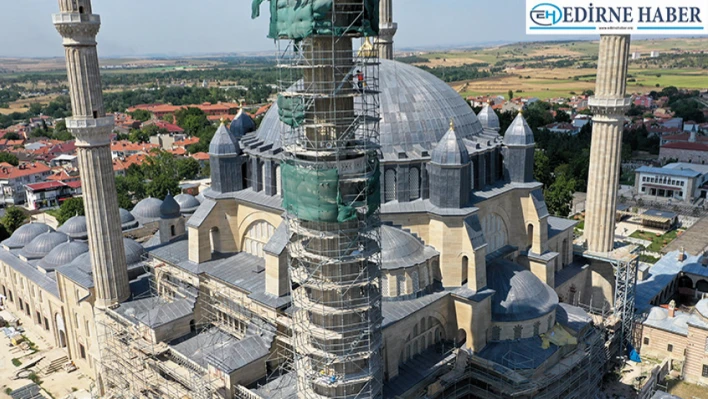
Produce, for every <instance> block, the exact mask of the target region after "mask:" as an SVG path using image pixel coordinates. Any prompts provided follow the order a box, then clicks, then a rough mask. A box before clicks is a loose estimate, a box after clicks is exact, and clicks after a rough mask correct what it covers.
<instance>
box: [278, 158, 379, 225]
mask: <svg viewBox="0 0 708 399" xmlns="http://www.w3.org/2000/svg"><path fill="white" fill-rule="evenodd" d="M281 173H282V182H283V208H284V209H285V210H286V211H287V212H288V213H290V214H292V215H295V216H297V217H298V218H300V219H303V220H307V221H310V222H328V223H344V222H347V221H349V220H354V219H356V217H357V214H356V208H357V207H361V206H364V205H368V206H369V208H368V214H369V215H371V214H373V213H374V212H376V210H377V209H379V206H380V205H381V191H380V183H379V180H380V172H379V171H378V168H377V169H376V173H374V175H373V176H372V177H371V179H369V181H368V182H367V188H368V195H367V202H366V204H365V203H364V202H358V203H353V204H345V203H344V202H343V201H342V197H341V195H340V193H339V172H338V171H337V169H334V168H332V169H318V170H315V169H309V168H304V167H301V166H298V165H296V164H295V163H294V162H292V161H286V162H284V163H283V165H282V169H281Z"/></svg>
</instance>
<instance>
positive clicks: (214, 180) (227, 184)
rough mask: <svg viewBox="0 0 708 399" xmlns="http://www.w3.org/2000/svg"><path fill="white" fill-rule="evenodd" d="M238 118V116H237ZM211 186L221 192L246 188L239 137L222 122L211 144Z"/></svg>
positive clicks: (243, 161)
mask: <svg viewBox="0 0 708 399" xmlns="http://www.w3.org/2000/svg"><path fill="white" fill-rule="evenodd" d="M237 119H238V118H237ZM209 164H210V167H211V188H212V190H213V191H215V192H217V193H219V194H221V193H231V192H235V191H240V190H243V189H244V188H245V185H244V184H243V176H244V174H243V166H244V165H245V160H244V156H243V154H242V152H241V146H240V145H239V141H238V138H237V137H236V136H234V135H233V133H232V132H230V131H229V129H227V128H226V125H224V121H222V122H221V126H219V129H218V130H217V131H216V133H215V134H214V138H213V139H212V140H211V144H210V145H209Z"/></svg>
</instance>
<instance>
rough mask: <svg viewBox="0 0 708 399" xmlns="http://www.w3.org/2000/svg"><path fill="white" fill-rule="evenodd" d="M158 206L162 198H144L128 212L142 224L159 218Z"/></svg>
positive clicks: (160, 204)
mask: <svg viewBox="0 0 708 399" xmlns="http://www.w3.org/2000/svg"><path fill="white" fill-rule="evenodd" d="M160 206H162V200H160V199H159V198H152V197H150V198H145V199H144V200H142V201H140V202H138V203H137V204H136V205H135V208H133V211H132V212H130V213H131V214H132V215H133V216H134V217H135V219H137V220H138V221H139V222H140V223H142V224H146V223H151V222H154V221H157V220H158V219H160Z"/></svg>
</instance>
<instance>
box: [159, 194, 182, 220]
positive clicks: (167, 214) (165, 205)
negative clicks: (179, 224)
mask: <svg viewBox="0 0 708 399" xmlns="http://www.w3.org/2000/svg"><path fill="white" fill-rule="evenodd" d="M180 216H181V214H180V208H179V204H178V203H177V201H175V198H174V197H173V196H172V194H170V193H167V196H166V197H165V200H164V201H162V204H161V205H160V217H161V218H162V219H176V218H178V217H180Z"/></svg>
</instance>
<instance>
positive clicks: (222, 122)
mask: <svg viewBox="0 0 708 399" xmlns="http://www.w3.org/2000/svg"><path fill="white" fill-rule="evenodd" d="M219 121H220V122H221V126H224V124H225V123H226V118H224V117H223V116H222V117H221V118H219Z"/></svg>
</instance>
